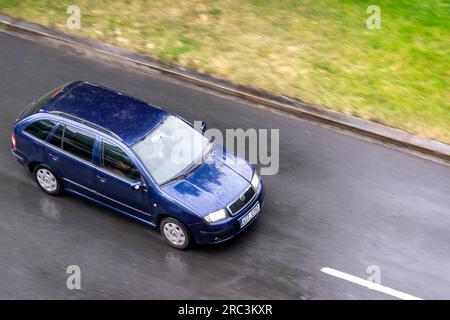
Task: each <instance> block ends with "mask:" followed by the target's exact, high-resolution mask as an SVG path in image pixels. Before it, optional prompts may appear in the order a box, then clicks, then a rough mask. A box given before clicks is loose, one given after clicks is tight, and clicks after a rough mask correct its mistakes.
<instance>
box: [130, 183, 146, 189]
mask: <svg viewBox="0 0 450 320" xmlns="http://www.w3.org/2000/svg"><path fill="white" fill-rule="evenodd" d="M130 186H131V189H134V190H139V189H141V188H145V187H146V186H145V184H144V183H143V182H142V181H136V182H133V183H131V185H130Z"/></svg>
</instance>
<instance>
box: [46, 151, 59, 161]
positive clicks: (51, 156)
mask: <svg viewBox="0 0 450 320" xmlns="http://www.w3.org/2000/svg"><path fill="white" fill-rule="evenodd" d="M48 155H49V156H50V158H52V160H55V161H56V160H59V157H58V156H56V155H54V154H53V153H49V154H48Z"/></svg>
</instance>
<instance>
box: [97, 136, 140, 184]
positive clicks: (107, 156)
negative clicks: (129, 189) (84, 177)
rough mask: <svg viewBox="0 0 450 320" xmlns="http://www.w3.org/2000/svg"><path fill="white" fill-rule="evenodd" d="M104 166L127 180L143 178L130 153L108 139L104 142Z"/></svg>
mask: <svg viewBox="0 0 450 320" xmlns="http://www.w3.org/2000/svg"><path fill="white" fill-rule="evenodd" d="M102 168H103V169H105V170H107V171H109V172H111V173H113V174H114V175H116V176H119V177H122V178H125V179H127V180H131V181H138V180H140V179H141V176H140V174H139V171H138V170H137V169H136V167H135V166H134V164H133V162H132V161H131V159H130V158H129V157H128V155H127V154H126V153H125V152H124V151H123V150H122V149H121V148H120V147H118V146H116V145H113V144H110V143H108V142H106V141H103V142H102Z"/></svg>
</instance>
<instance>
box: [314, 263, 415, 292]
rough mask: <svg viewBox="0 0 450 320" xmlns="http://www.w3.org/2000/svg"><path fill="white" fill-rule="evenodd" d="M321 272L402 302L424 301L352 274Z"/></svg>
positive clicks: (331, 270) (326, 269)
mask: <svg viewBox="0 0 450 320" xmlns="http://www.w3.org/2000/svg"><path fill="white" fill-rule="evenodd" d="M320 271H322V272H323V273H326V274H329V275H332V276H334V277H337V278H340V279H343V280H347V281H350V282H353V283H356V284H359V285H360V286H363V287H366V288H369V289H372V290H376V291H379V292H382V293H385V294H387V295H390V296H393V297H396V298H399V299H402V300H423V299H421V298H418V297H415V296H412V295H410V294H407V293H404V292H401V291H398V290H395V289H391V288H388V287H385V286H382V285H381V284H378V283H375V282H371V281H368V280H364V279H361V278H358V277H355V276H352V275H351V274H348V273H345V272H342V271H339V270H335V269H332V268H328V267H326V268H322V269H320Z"/></svg>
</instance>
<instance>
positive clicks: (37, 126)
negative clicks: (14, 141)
mask: <svg viewBox="0 0 450 320" xmlns="http://www.w3.org/2000/svg"><path fill="white" fill-rule="evenodd" d="M54 125H55V123H54V122H53V121H50V120H38V121H35V122H33V123H32V124H30V125H28V126H27V127H26V128H25V130H23V131H24V132H27V133H29V134H31V135H32V136H34V137H36V138H38V139H40V140H45V139H46V138H47V136H48V134H49V133H50V131H51V130H52V128H53V126H54Z"/></svg>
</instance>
